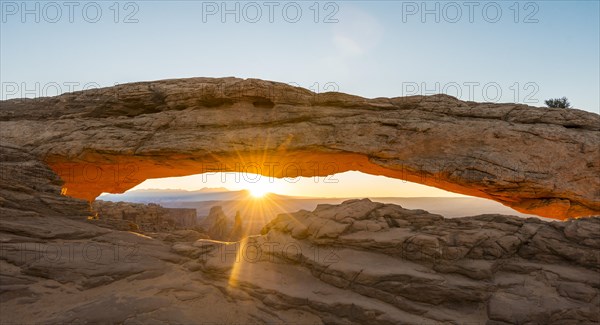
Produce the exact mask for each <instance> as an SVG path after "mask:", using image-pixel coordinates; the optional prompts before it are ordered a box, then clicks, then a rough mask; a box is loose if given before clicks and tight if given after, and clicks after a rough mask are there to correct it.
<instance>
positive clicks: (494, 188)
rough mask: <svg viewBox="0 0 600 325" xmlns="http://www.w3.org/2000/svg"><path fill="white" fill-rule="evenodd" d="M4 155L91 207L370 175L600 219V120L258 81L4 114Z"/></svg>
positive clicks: (57, 101) (154, 87)
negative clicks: (112, 195)
mask: <svg viewBox="0 0 600 325" xmlns="http://www.w3.org/2000/svg"><path fill="white" fill-rule="evenodd" d="M0 106H1V109H0V137H1V138H2V141H3V143H9V144H12V145H17V146H20V147H23V148H24V149H25V150H27V151H29V152H32V153H34V154H35V155H36V156H37V157H40V158H41V159H43V160H44V161H46V162H47V163H48V164H49V165H50V166H51V167H52V169H54V170H55V171H56V172H58V174H59V175H60V176H61V178H62V179H63V180H65V182H66V185H65V187H66V189H67V194H68V195H72V196H74V197H78V198H85V199H88V200H93V199H94V198H95V197H96V196H98V195H99V194H100V193H101V192H121V191H124V190H127V189H129V188H131V187H133V186H135V185H136V184H138V183H140V182H142V181H144V180H145V179H147V178H156V177H166V176H181V175H190V174H197V173H203V172H213V171H248V172H252V173H260V174H265V175H267V174H269V175H274V176H277V177H283V176H292V177H295V176H298V175H302V176H313V175H329V174H333V173H337V172H343V171H347V170H359V171H362V172H365V173H370V174H375V175H385V176H388V177H394V178H401V179H406V180H409V181H412V182H417V183H422V184H426V185H430V186H435V187H438V188H442V189H446V190H450V191H454V192H457V193H463V194H467V195H472V196H478V197H484V198H490V199H493V200H496V201H499V202H501V203H503V204H505V205H508V206H510V207H513V208H514V209H516V210H518V211H521V212H524V213H532V214H538V215H541V216H545V217H550V218H557V219H564V218H567V217H576V216H588V215H593V214H597V213H599V212H600V190H599V189H600V179H599V178H598V177H597V176H598V174H600V149H599V146H598V143H600V132H599V130H600V116H598V115H597V114H594V113H588V112H585V111H581V110H576V109H569V110H565V109H550V108H536V107H530V106H526V105H520V104H492V103H474V102H463V101H460V100H457V99H456V98H453V97H450V96H445V95H435V96H411V97H400V98H376V99H366V98H361V97H357V96H351V95H346V94H341V93H323V94H315V93H313V92H311V91H308V90H306V89H301V88H296V87H291V86H289V85H285V84H282V83H275V82H269V81H261V80H256V79H247V80H242V79H237V78H222V79H211V78H193V79H178V80H164V81H156V82H144V83H132V84H125V85H119V86H116V87H111V88H103V89H97V90H88V91H83V92H74V93H70V94H65V95H61V96H57V97H51V98H39V99H31V100H8V101H2V102H0Z"/></svg>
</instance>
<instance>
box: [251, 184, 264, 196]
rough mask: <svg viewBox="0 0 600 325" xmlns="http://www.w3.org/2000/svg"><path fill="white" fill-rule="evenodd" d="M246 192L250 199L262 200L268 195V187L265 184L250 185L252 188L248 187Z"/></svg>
mask: <svg viewBox="0 0 600 325" xmlns="http://www.w3.org/2000/svg"><path fill="white" fill-rule="evenodd" d="M248 191H250V195H252V197H254V198H262V197H264V196H265V195H266V194H267V193H269V187H268V185H266V184H252V186H250V187H248Z"/></svg>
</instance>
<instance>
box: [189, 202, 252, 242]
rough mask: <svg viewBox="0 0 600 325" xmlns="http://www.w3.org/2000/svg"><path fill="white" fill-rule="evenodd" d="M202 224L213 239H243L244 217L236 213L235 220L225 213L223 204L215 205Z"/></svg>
mask: <svg viewBox="0 0 600 325" xmlns="http://www.w3.org/2000/svg"><path fill="white" fill-rule="evenodd" d="M200 226H201V227H202V228H203V229H205V230H206V233H207V234H208V236H209V237H210V239H213V240H220V241H238V240H240V239H242V237H243V235H244V232H243V223H242V218H241V216H240V214H239V212H238V213H236V215H235V218H234V220H233V222H232V221H231V220H230V218H229V217H227V216H226V215H225V213H224V212H223V209H222V208H221V206H214V207H212V208H211V209H210V212H209V214H208V216H206V218H204V220H202V222H200Z"/></svg>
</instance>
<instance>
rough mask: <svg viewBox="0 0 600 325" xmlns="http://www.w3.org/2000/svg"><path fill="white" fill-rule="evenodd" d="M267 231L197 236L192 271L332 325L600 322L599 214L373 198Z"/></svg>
mask: <svg viewBox="0 0 600 325" xmlns="http://www.w3.org/2000/svg"><path fill="white" fill-rule="evenodd" d="M263 232H264V234H263V235H262V236H256V237H249V238H248V239H246V240H244V241H242V242H240V243H236V244H225V243H215V242H213V241H207V240H199V241H197V242H196V243H194V244H192V245H190V246H188V249H187V250H186V251H185V253H184V254H183V255H184V256H187V257H191V258H192V259H191V260H190V262H187V263H186V265H187V266H188V267H190V268H192V269H196V268H199V269H201V270H203V271H204V272H205V273H206V274H208V275H212V276H213V277H214V278H215V279H223V280H226V281H227V285H224V284H223V285H222V286H223V289H224V290H225V289H226V288H227V287H239V288H242V289H243V290H246V291H248V293H249V294H250V295H252V296H253V297H255V298H258V299H260V300H262V302H263V303H265V304H266V305H268V306H269V307H270V308H274V309H278V310H281V309H286V308H295V307H297V306H298V305H303V306H305V307H306V309H307V310H309V311H310V312H311V313H314V314H316V315H318V316H319V318H321V320H323V321H324V322H325V323H340V324H341V323H345V322H348V323H354V322H357V323H365V324H367V323H368V324H441V323H447V324H592V323H597V322H599V321H600V310H599V305H600V291H599V290H600V254H599V253H598V252H599V250H600V236H599V234H600V218H598V217H594V218H589V219H579V220H570V221H568V222H552V223H549V222H544V221H541V220H539V219H535V218H530V219H525V220H524V219H520V218H518V217H510V216H502V215H480V216H474V217H466V218H458V219H444V218H443V217H441V216H439V215H432V214H429V213H428V212H426V211H423V210H407V209H403V208H402V207H400V206H397V205H392V204H382V203H376V202H371V201H369V200H367V199H365V200H354V201H347V202H344V203H343V204H341V205H337V206H336V205H320V206H319V207H317V209H316V210H314V211H313V212H308V211H300V212H297V213H292V214H282V215H280V216H279V217H277V218H276V219H275V220H273V221H272V222H271V223H270V224H269V225H268V226H267V227H265V228H264V230H263ZM232 252H236V253H237V254H232ZM217 283H218V282H217ZM217 285H218V284H217Z"/></svg>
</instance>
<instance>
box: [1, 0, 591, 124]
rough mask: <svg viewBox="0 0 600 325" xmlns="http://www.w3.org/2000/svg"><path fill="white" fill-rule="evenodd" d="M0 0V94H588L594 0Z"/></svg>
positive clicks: (509, 97)
mask: <svg viewBox="0 0 600 325" xmlns="http://www.w3.org/2000/svg"><path fill="white" fill-rule="evenodd" d="M0 2H1V4H2V6H1V10H2V11H1V17H0V18H1V22H0V24H1V25H0V26H1V31H0V37H1V39H0V44H1V49H0V55H1V57H0V64H1V71H0V72H1V74H0V79H1V82H2V89H1V91H2V94H1V95H2V96H1V97H2V98H3V99H5V98H15V97H22V96H27V97H33V96H39V95H55V94H56V93H57V92H65V91H68V90H69V87H73V89H75V90H80V89H82V88H83V87H86V86H87V87H94V86H96V85H99V86H110V85H114V84H117V83H126V82H133V81H142V80H156V79H165V78H182V77H195V76H210V77H224V76H236V77H242V78H250V77H252V78H262V79H270V80H276V81H282V82H290V83H295V84H297V85H300V86H302V87H305V88H311V89H313V90H319V91H324V90H325V89H324V88H325V85H326V84H328V83H332V84H334V85H335V86H334V87H333V88H328V89H331V90H338V91H341V92H346V93H352V94H357V95H361V96H365V97H379V96H386V97H391V96H401V95H410V94H415V93H418V94H429V93H435V92H441V91H444V90H445V92H447V93H448V94H451V95H455V96H456V95H460V96H458V97H460V98H462V99H465V100H467V99H473V100H476V101H486V100H487V101H499V102H525V103H529V104H530V105H534V106H544V105H543V100H544V99H547V98H550V97H562V96H567V97H569V99H570V100H571V102H572V103H573V105H574V106H575V107H577V108H580V109H584V110H588V111H592V112H598V111H599V107H600V98H599V96H600V94H599V89H600V80H599V79H600V67H599V61H600V49H599V42H600V41H599V40H600V35H599V33H600V26H599V17H600V7H599V2H598V1H520V2H518V3H517V6H515V5H514V3H515V2H514V1H507V2H503V1H498V2H489V1H482V2H477V1H474V2H473V1H471V2H460V1H458V2H444V1H440V2H433V1H429V2H425V6H426V7H423V5H422V4H423V3H424V2H422V1H416V2H411V1H369V2H367V1H337V2H336V1H330V2H327V1H324V2H319V3H318V4H317V5H316V6H315V5H314V3H315V2H314V1H307V2H302V1H297V2H277V1H275V4H276V5H275V6H273V7H269V5H265V2H263V1H257V2H255V4H257V6H258V8H259V9H260V11H261V15H260V16H259V15H257V8H256V6H254V5H248V4H247V2H227V3H226V6H227V8H222V7H221V3H222V2H221V1H216V2H209V1H204V2H202V1H132V2H120V3H119V4H118V6H115V4H114V3H115V2H114V1H96V2H77V1H75V4H76V5H75V6H72V7H71V5H68V4H66V3H63V2H55V4H58V5H55V4H49V3H48V2H31V1H30V2H27V3H26V8H24V7H23V5H22V3H23V1H5V0H2V1H0ZM36 3H37V6H38V7H36ZM126 3H127V5H126ZM473 4H474V5H473ZM236 5H237V6H238V8H239V9H238V10H236ZM298 7H299V8H300V9H301V11H302V13H301V15H297V14H296V11H297V8H298ZM117 8H118V10H117ZM271 8H272V15H270V13H269V10H270V9H271ZM284 8H285V10H284ZM317 8H318V15H317V14H316V13H317ZM498 8H499V10H500V11H501V12H500V14H498V12H499V11H498ZM98 9H99V10H100V11H101V14H100V15H98V14H97V13H96V11H97V10H98ZM223 9H229V10H230V12H234V13H230V14H227V15H226V16H225V17H224V19H223V17H222V16H221V13H222V11H223ZM27 10H28V11H27ZM59 11H60V16H59V15H58V12H59ZM424 12H427V14H426V15H425V16H422V13H424ZM459 12H460V15H459V14H458V13H459ZM23 13H26V14H25V15H23ZM236 13H237V15H238V16H239V22H236ZM436 15H437V16H436ZM36 19H39V23H38V22H36ZM315 19H316V20H317V22H315ZM436 19H438V20H439V22H437V21H436ZM115 20H116V21H117V22H116V23H115ZM52 21H56V22H54V23H53V22H52ZM36 83H39V86H36ZM436 83H439V86H437V85H436ZM332 84H329V85H332ZM57 85H58V87H57ZM69 85H73V86H69ZM498 90H499V91H501V96H498V93H497V92H498ZM486 91H487V92H486Z"/></svg>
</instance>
